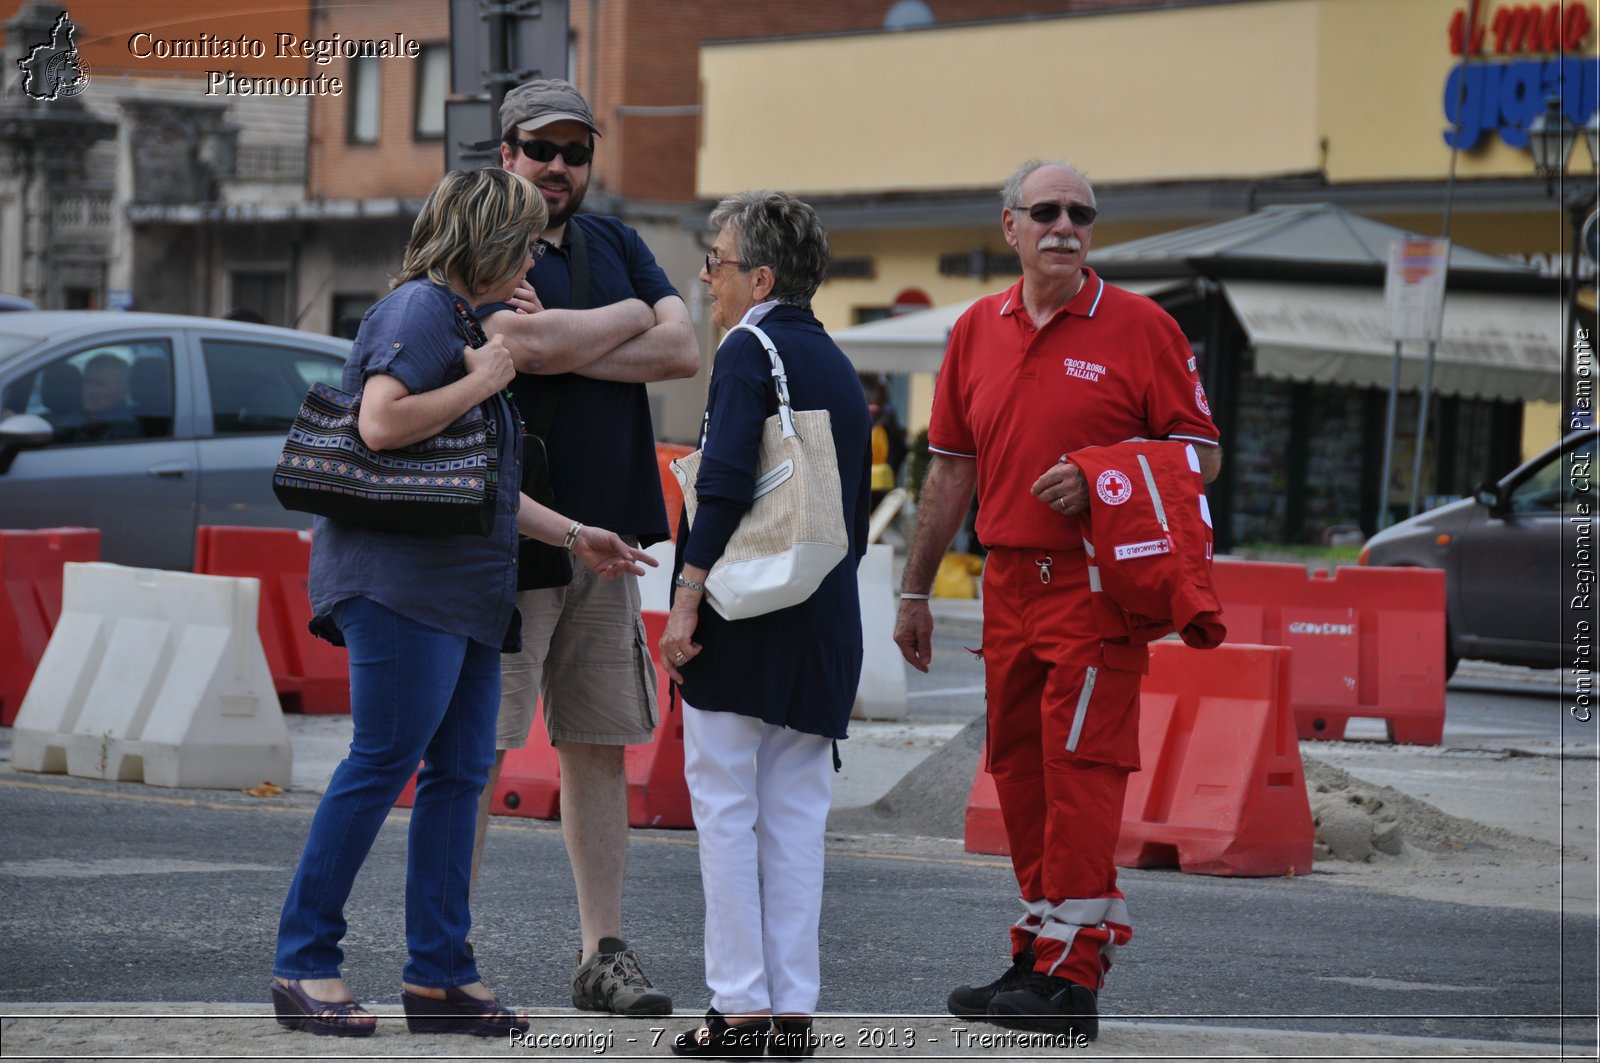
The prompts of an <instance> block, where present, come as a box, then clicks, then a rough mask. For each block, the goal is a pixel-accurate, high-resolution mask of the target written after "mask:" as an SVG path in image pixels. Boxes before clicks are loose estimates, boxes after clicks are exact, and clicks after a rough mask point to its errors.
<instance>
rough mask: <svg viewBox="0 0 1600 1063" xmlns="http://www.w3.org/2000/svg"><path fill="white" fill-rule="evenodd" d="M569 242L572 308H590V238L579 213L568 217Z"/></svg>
mask: <svg viewBox="0 0 1600 1063" xmlns="http://www.w3.org/2000/svg"><path fill="white" fill-rule="evenodd" d="M567 242H568V243H570V244H571V245H572V251H571V253H570V254H569V255H568V259H567V260H568V261H569V262H571V263H572V267H571V273H572V276H571V285H572V309H574V310H587V309H589V238H588V237H586V236H584V235H583V226H581V225H579V224H578V218H577V215H573V216H572V217H570V218H568V219H567Z"/></svg>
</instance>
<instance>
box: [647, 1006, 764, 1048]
mask: <svg viewBox="0 0 1600 1063" xmlns="http://www.w3.org/2000/svg"><path fill="white" fill-rule="evenodd" d="M771 1037H772V1020H770V1019H767V1018H760V1019H749V1020H747V1021H745V1022H740V1023H729V1022H728V1019H727V1017H726V1016H725V1015H723V1014H722V1012H720V1011H718V1010H717V1009H716V1008H712V1009H710V1010H709V1011H707V1012H706V1021H705V1024H704V1025H702V1026H697V1027H696V1028H694V1029H693V1030H685V1031H684V1032H683V1033H680V1034H679V1035H678V1036H677V1037H676V1038H674V1039H673V1042H672V1045H671V1048H672V1054H673V1055H675V1056H695V1057H698V1058H700V1059H734V1060H755V1059H760V1058H761V1057H762V1056H764V1055H766V1054H767V1042H768V1041H769V1040H770V1039H771Z"/></svg>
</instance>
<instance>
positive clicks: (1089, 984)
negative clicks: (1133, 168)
mask: <svg viewBox="0 0 1600 1063" xmlns="http://www.w3.org/2000/svg"><path fill="white" fill-rule="evenodd" d="M1001 194H1002V197H1003V201H1004V209H1003V210H1002V211H1001V216H1000V224H1001V228H1002V230H1003V231H1004V233H1005V238H1006V242H1007V243H1009V244H1010V245H1011V246H1012V247H1014V248H1016V250H1017V255H1018V257H1019V258H1020V259H1021V261H1022V280H1021V282H1020V283H1018V284H1016V285H1014V286H1013V287H1012V288H1010V289H1009V290H1008V291H1005V292H1001V293H999V294H996V295H991V296H987V297H985V298H983V299H979V300H978V301H977V302H976V303H974V304H973V306H972V308H971V309H969V310H968V311H967V312H966V313H965V314H964V315H962V317H961V319H960V320H959V321H957V322H956V326H955V328H954V330H952V332H951V334H950V343H949V348H948V350H947V353H946V355H945V361H944V365H943V367H942V368H941V370H940V373H939V382H938V386H937V388H936V389H935V394H934V402H933V417H932V423H931V425H930V426H929V429H928V449H929V451H930V452H931V457H932V462H931V465H930V466H929V469H928V474H927V477H926V479H925V480H924V482H923V487H922V498H921V500H920V503H919V507H918V508H919V511H920V515H919V517H918V520H917V532H916V537H915V540H914V542H913V544H912V547H911V554H910V557H909V558H908V559H907V561H906V568H905V576H904V579H903V581H902V584H901V588H902V593H901V602H900V612H899V616H898V618H897V619H896V622H895V633H894V637H895V642H896V643H897V644H898V645H899V646H900V651H901V653H903V654H904V655H905V658H906V660H908V661H910V662H911V664H912V665H913V666H915V667H916V668H919V669H921V670H922V671H924V672H926V671H927V670H928V662H929V660H930V659H931V657H932V654H933V645H932V634H933V616H932V614H931V613H930V612H929V608H928V602H927V599H928V589H929V587H931V586H932V584H933V577H934V573H935V572H936V571H937V569H938V567H939V559H940V557H941V556H942V555H943V554H944V552H945V550H946V548H947V547H948V546H949V544H950V539H951V537H952V536H953V535H954V534H955V531H956V528H957V527H958V526H959V525H960V523H961V520H962V518H963V517H964V516H965V515H966V512H967V507H968V504H969V503H970V501H971V498H972V492H973V488H974V486H976V488H977V491H978V525H977V531H978V538H979V539H980V540H981V541H982V542H983V543H984V545H986V546H987V547H988V548H989V559H988V564H987V566H986V568H985V570H984V577H983V625H984V632H983V633H984V638H983V651H982V652H983V659H984V670H985V687H986V692H987V698H988V726H989V737H988V769H989V771H990V772H991V773H992V774H993V775H994V780H995V787H996V789H997V790H998V792H999V796H1000V811H1001V814H1002V816H1003V818H1004V821H1005V825H1006V835H1007V837H1008V838H1009V840H1010V843H1011V860H1012V866H1013V868H1014V870H1015V872H1016V876H1017V885H1018V887H1019V889H1020V892H1021V898H1022V905H1023V909H1024V911H1023V916H1022V918H1021V919H1019V920H1018V921H1017V922H1016V924H1015V925H1014V926H1013V927H1012V928H1011V934H1010V945H1011V952H1010V955H1011V958H1012V966H1011V968H1010V970H1008V971H1006V972H1005V973H1004V974H1003V975H1001V976H1000V977H999V978H998V979H996V980H995V981H993V982H991V983H989V984H988V985H985V986H978V987H972V986H961V987H959V988H957V989H956V990H955V991H954V992H952V993H951V994H950V1001H949V1005H950V1010H951V1012H952V1013H954V1014H956V1015H961V1016H963V1017H967V1018H987V1019H989V1020H990V1021H994V1022H998V1023H1000V1024H1002V1025H1007V1026H1012V1027H1016V1028H1019V1029H1027V1030H1035V1031H1041V1032H1047V1033H1056V1034H1072V1035H1077V1036H1082V1037H1084V1038H1087V1039H1091V1040H1092V1039H1093V1038H1094V1037H1095V1036H1096V1034H1097V1033H1098V1022H1097V1014H1098V1011H1097V1004H1096V994H1097V993H1098V991H1099V990H1100V988H1101V986H1102V985H1103V984H1104V981H1105V972H1106V971H1107V970H1109V969H1110V967H1111V958H1112V953H1113V952H1114V951H1115V949H1116V947H1117V946H1119V945H1122V944H1125V943H1126V942H1127V941H1128V940H1129V939H1130V938H1131V937H1132V935H1133V928H1132V926H1131V925H1130V923H1129V917H1128V910H1127V905H1126V903H1125V902H1124V900H1123V897H1122V893H1121V892H1120V891H1119V890H1118V889H1117V871H1116V865H1115V864H1114V863H1113V862H1112V853H1113V850H1114V849H1115V847H1116V841H1117V833H1118V831H1119V830H1120V828H1121V823H1122V799H1123V792H1124V790H1125V788H1126V784H1127V778H1128V773H1129V772H1130V771H1133V770H1135V769H1136V768H1137V767H1138V763H1139V726H1138V703H1139V680H1140V676H1141V675H1142V674H1143V672H1144V670H1145V664H1146V651H1145V649H1144V648H1143V647H1142V646H1140V647H1130V646H1125V645H1123V646H1115V645H1103V644H1102V642H1101V640H1100V638H1099V636H1098V635H1097V634H1096V631H1095V622H1094V612H1093V606H1092V603H1091V598H1090V592H1089V578H1088V570H1087V567H1086V564H1085V558H1084V550H1083V539H1084V530H1083V526H1082V524H1081V522H1080V520H1079V516H1080V515H1081V514H1083V513H1085V512H1086V511H1087V507H1088V498H1089V494H1088V492H1089V491H1091V490H1095V489H1096V485H1093V484H1086V483H1085V482H1084V478H1083V475H1082V473H1081V472H1080V471H1079V470H1078V468H1077V466H1075V465H1072V464H1070V463H1069V462H1067V461H1066V455H1067V454H1069V453H1071V452H1072V451H1075V450H1078V449H1080V448H1082V447H1087V446H1095V445H1105V444H1111V443H1119V442H1121V441H1123V440H1125V439H1129V438H1133V437H1142V438H1146V439H1175V440H1184V441H1186V442H1189V443H1193V444H1195V449H1196V451H1197V452H1198V453H1199V456H1200V466H1201V473H1202V476H1203V477H1204V478H1205V479H1206V480H1207V481H1210V480H1212V479H1214V478H1215V477H1216V475H1217V471H1218V470H1219V469H1220V468H1221V464H1222V453H1221V450H1220V449H1219V447H1218V440H1217V430H1216V427H1215V426H1214V425H1213V424H1212V422H1211V417H1210V410H1209V408H1208V406H1207V403H1206V397H1205V390H1204V388H1202V387H1201V385H1200V379H1199V376H1198V375H1197V374H1196V372H1195V361H1194V355H1193V353H1192V352H1191V351H1190V349H1189V344H1188V342H1187V341H1186V340H1185V339H1184V336H1183V333H1182V332H1181V331H1180V330H1179V328H1178V325H1177V323H1176V322H1174V321H1173V320H1172V318H1171V317H1169V316H1168V315H1167V314H1166V312H1165V311H1163V310H1162V309H1161V308H1160V307H1158V306H1157V305H1156V304H1155V303H1153V302H1151V301H1150V300H1148V299H1145V298H1143V297H1142V296H1138V295H1134V294H1132V293H1131V292H1126V291H1123V290H1121V289H1119V288H1114V287H1112V286H1110V285H1108V284H1106V283H1105V282H1104V281H1103V280H1101V279H1100V278H1099V277H1098V276H1096V275H1095V273H1094V271H1093V270H1091V269H1088V268H1087V267H1086V266H1085V265H1084V256H1085V255H1086V254H1087V253H1088V251H1089V242H1090V238H1091V236H1092V234H1093V229H1094V221H1095V216H1096V208H1095V199H1094V192H1093V190H1092V189H1091V188H1090V187H1089V183H1088V182H1087V181H1086V180H1085V179H1084V178H1083V175H1082V174H1080V173H1079V172H1078V171H1077V170H1076V169H1075V168H1074V167H1072V166H1071V165H1069V164H1067V163H1064V162H1039V161H1033V162H1029V163H1026V164H1024V165H1023V166H1022V167H1021V168H1020V169H1018V170H1017V172H1016V173H1014V174H1013V175H1012V176H1011V178H1010V180H1008V181H1007V182H1006V185H1005V188H1004V190H1003V191H1002V193H1001Z"/></svg>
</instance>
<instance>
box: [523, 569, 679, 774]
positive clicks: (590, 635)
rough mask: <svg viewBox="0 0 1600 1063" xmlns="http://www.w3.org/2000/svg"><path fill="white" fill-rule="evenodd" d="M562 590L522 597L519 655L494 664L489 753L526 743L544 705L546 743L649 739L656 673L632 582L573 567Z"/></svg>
mask: <svg viewBox="0 0 1600 1063" xmlns="http://www.w3.org/2000/svg"><path fill="white" fill-rule="evenodd" d="M573 569H574V570H575V571H574V572H573V575H572V582H571V583H568V584H567V585H566V586H565V587H553V588H550V589H548V590H537V591H522V592H521V593H520V594H518V595H517V607H518V608H519V609H520V610H521V611H522V649H521V650H520V651H518V652H517V653H507V654H504V655H502V656H501V658H500V673H501V674H500V721H499V724H498V726H497V727H496V729H495V748H496V749H519V748H521V747H522V746H524V745H526V744H527V741H528V732H529V730H530V729H531V728H532V725H533V713H534V706H535V704H536V703H537V702H538V701H539V700H540V699H541V698H542V699H543V701H544V726H545V732H546V733H547V734H548V735H549V737H550V741H551V742H589V743H593V744H595V745H608V746H621V745H631V744H634V743H638V742H648V741H650V740H651V738H653V737H654V736H655V727H656V671H655V665H654V664H653V663H651V659H650V651H649V649H648V647H647V646H646V645H645V634H644V620H643V619H641V618H640V616H639V580H638V578H637V577H635V576H626V575H625V576H618V577H617V578H616V579H612V580H603V579H601V578H600V577H598V576H596V575H595V574H594V573H593V572H591V571H590V570H589V568H588V566H586V565H583V564H576V563H575V564H574V565H573Z"/></svg>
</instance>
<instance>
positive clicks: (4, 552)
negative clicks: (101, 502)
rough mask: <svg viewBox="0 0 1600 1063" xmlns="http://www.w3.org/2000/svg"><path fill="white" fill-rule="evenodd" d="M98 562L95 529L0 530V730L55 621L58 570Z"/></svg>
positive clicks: (17, 704)
mask: <svg viewBox="0 0 1600 1063" xmlns="http://www.w3.org/2000/svg"><path fill="white" fill-rule="evenodd" d="M98 560H100V532H99V530H98V529H95V528H42V529H39V530H36V531H24V530H9V529H6V530H0V587H3V588H4V593H3V594H0V727H10V726H11V724H12V721H14V720H15V719H16V718H17V710H18V709H20V708H22V698H23V695H25V694H27V692H28V684H29V683H31V682H32V681H33V673H34V670H35V669H36V668H38V666H39V659H40V658H41V657H43V656H44V648H45V646H46V645H48V644H49V642H50V633H51V632H52V631H54V630H55V626H56V621H57V620H59V619H61V566H62V565H64V564H65V563H66V562H68V561H98Z"/></svg>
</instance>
